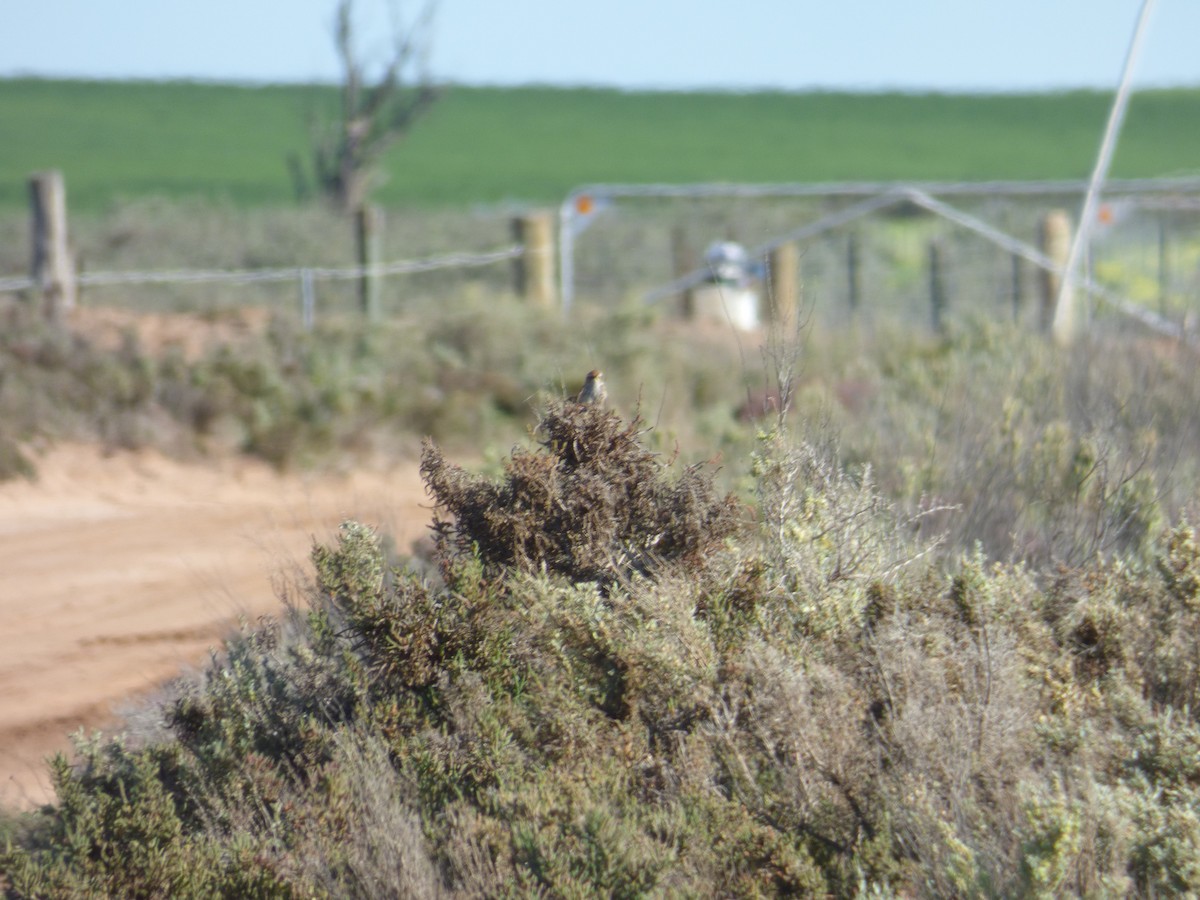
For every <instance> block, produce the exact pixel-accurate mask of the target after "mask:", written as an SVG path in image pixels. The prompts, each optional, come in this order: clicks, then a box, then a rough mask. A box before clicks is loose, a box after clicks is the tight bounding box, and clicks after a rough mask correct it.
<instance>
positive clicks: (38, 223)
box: [29, 171, 76, 322]
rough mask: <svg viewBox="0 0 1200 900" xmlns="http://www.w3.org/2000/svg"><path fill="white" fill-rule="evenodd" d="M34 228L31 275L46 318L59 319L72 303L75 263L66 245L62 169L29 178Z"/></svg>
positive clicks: (61, 318)
mask: <svg viewBox="0 0 1200 900" xmlns="http://www.w3.org/2000/svg"><path fill="white" fill-rule="evenodd" d="M29 201H30V211H31V214H32V228H33V241H32V243H33V265H32V271H31V277H32V278H33V280H34V282H35V283H36V284H37V286H38V288H39V290H40V291H41V294H42V304H43V311H44V312H45V315H46V318H48V319H50V320H51V321H54V322H61V321H62V320H63V318H65V316H66V314H67V313H68V312H70V311H71V310H72V309H74V307H75V291H76V282H75V263H74V260H72V259H71V250H70V247H69V246H68V245H67V188H66V183H65V182H64V180H63V176H62V172H59V171H49V172H37V173H35V174H34V175H31V176H30V178H29Z"/></svg>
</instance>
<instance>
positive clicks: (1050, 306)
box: [1038, 209, 1074, 331]
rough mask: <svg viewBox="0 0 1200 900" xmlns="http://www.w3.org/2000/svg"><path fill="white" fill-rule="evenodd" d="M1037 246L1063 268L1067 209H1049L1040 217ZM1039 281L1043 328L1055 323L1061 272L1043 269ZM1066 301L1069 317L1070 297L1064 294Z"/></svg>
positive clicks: (1068, 248)
mask: <svg viewBox="0 0 1200 900" xmlns="http://www.w3.org/2000/svg"><path fill="white" fill-rule="evenodd" d="M1038 248H1039V249H1040V250H1041V251H1042V253H1043V255H1045V256H1047V257H1049V259H1050V260H1051V261H1052V262H1053V263H1055V264H1056V265H1057V266H1058V267H1059V268H1060V269H1065V268H1066V265H1067V257H1068V256H1070V255H1071V217H1070V215H1068V213H1067V211H1066V210H1063V209H1052V210H1050V212H1048V213H1046V215H1045V216H1043V217H1042V221H1041V225H1040V226H1039V228H1038ZM1039 284H1040V286H1041V293H1042V305H1041V326H1042V330H1043V331H1049V330H1050V326H1051V325H1052V324H1054V308H1055V305H1056V304H1057V303H1058V294H1059V291H1060V289H1061V288H1062V275H1061V274H1059V273H1058V272H1052V271H1050V270H1049V269H1042V270H1041V275H1040V278H1039ZM1066 303H1067V304H1068V314H1069V317H1070V314H1072V313H1073V310H1071V309H1070V307H1071V306H1073V305H1074V302H1073V298H1071V297H1068V298H1066Z"/></svg>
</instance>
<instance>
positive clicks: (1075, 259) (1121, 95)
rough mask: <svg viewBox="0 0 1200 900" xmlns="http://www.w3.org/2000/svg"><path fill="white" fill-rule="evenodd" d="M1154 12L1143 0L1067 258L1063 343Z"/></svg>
mask: <svg viewBox="0 0 1200 900" xmlns="http://www.w3.org/2000/svg"><path fill="white" fill-rule="evenodd" d="M1153 9H1154V0H1142V11H1141V14H1140V15H1139V16H1138V21H1137V26H1136V27H1135V28H1134V31H1133V38H1132V39H1131V40H1130V42H1129V51H1128V52H1127V53H1126V55H1125V70H1124V71H1123V72H1122V74H1121V83H1120V85H1119V86H1118V87H1117V96H1116V97H1115V98H1114V99H1113V105H1112V109H1111V111H1110V112H1109V114H1108V125H1107V126H1106V127H1105V129H1104V138H1103V140H1101V142H1100V154H1099V156H1097V158H1096V166H1095V168H1094V169H1093V170H1092V177H1091V180H1090V181H1089V182H1088V188H1087V193H1086V194H1085V195H1084V198H1083V210H1082V211H1081V212H1080V213H1079V227H1078V228H1077V229H1076V230H1075V240H1074V241H1073V242H1072V244H1071V252H1070V254H1069V255H1068V256H1067V267H1066V271H1065V272H1064V273H1063V279H1062V286H1061V287H1060V288H1059V291H1058V300H1057V301H1056V302H1055V304H1054V321H1053V323H1052V325H1051V327H1050V330H1051V334H1053V336H1054V339H1055V340H1056V341H1057V342H1058V343H1060V344H1065V343H1068V342H1069V341H1070V340H1071V338H1072V337H1073V334H1072V332H1073V331H1074V324H1075V323H1074V318H1075V317H1074V313H1073V311H1072V309H1071V306H1072V303H1071V294H1072V291H1073V289H1074V286H1075V270H1076V269H1077V268H1079V261H1080V259H1081V257H1082V256H1083V248H1084V247H1086V246H1087V243H1088V237H1089V234H1090V232H1091V229H1092V219H1093V218H1094V217H1095V214H1096V203H1097V201H1098V199H1099V196H1100V187H1101V185H1103V183H1104V179H1105V178H1106V177H1107V175H1108V167H1109V164H1110V163H1111V162H1112V155H1113V151H1114V150H1115V149H1116V145H1117V135H1118V134H1119V133H1120V131H1121V123H1122V122H1123V121H1124V119H1125V107H1126V106H1128V104H1129V91H1130V86H1131V84H1132V81H1133V70H1134V65H1135V63H1136V62H1137V56H1138V53H1139V51H1140V50H1141V47H1142V37H1143V36H1144V35H1145V33H1146V24H1147V23H1148V22H1149V21H1150V12H1151V11H1152V10H1153Z"/></svg>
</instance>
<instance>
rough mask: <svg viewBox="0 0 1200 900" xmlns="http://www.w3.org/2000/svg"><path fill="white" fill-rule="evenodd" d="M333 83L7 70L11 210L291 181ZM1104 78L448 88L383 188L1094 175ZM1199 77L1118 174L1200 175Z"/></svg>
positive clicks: (225, 196)
mask: <svg viewBox="0 0 1200 900" xmlns="http://www.w3.org/2000/svg"><path fill="white" fill-rule="evenodd" d="M336 99H337V95H336V91H335V90H334V89H333V88H331V87H312V86H266V87H245V86H234V85H214V84H195V83H184V82H173V83H152V82H83V81H46V80H34V79H9V80H0V121H3V122H4V123H5V129H4V131H5V136H4V141H3V142H2V144H0V209H3V208H9V209H15V208H19V207H22V206H23V205H24V203H25V179H26V177H27V176H28V174H29V173H30V172H32V171H35V170H38V169H43V168H51V167H57V168H61V169H63V170H64V171H65V172H66V175H67V179H68V186H69V192H70V200H71V205H72V208H73V209H75V210H77V211H87V210H91V211H98V210H103V209H105V208H107V207H108V205H110V204H111V203H113V202H115V201H120V200H128V199H133V198H138V197H144V196H148V195H157V196H166V197H171V198H195V197H201V198H207V199H222V200H228V201H231V202H233V203H235V204H237V205H242V206H258V205H271V204H286V203H289V202H292V201H293V199H294V197H295V191H294V185H293V181H292V178H291V177H290V175H289V172H288V167H287V164H286V160H287V157H288V154H289V153H293V152H301V153H303V152H304V150H305V147H306V143H307V133H308V128H309V124H308V123H309V122H310V121H311V118H312V116H313V114H314V113H315V112H318V111H320V110H323V109H324V110H332V109H333V107H334V104H336ZM1108 104H1109V96H1108V95H1107V94H1104V93H1100V92H1072V93H1064V94H1036V95H1012V96H1008V95H917V94H840V93H805V94H795V93H794V94H789V93H757V94H734V93H687V94H684V93H627V92H621V91H615V90H598V89H557V88H541V87H526V88H505V89H500V88H469V87H455V88H452V89H451V90H450V91H449V92H448V93H447V95H446V97H445V99H444V101H443V102H442V103H441V104H440V105H438V106H437V107H436V108H435V109H434V111H433V112H432V114H431V115H430V116H429V118H428V119H426V120H425V121H424V122H422V123H421V124H420V126H419V127H418V128H417V130H416V131H415V132H414V133H413V135H412V136H411V139H410V140H408V141H407V142H406V143H404V144H402V145H400V146H399V147H397V148H396V149H395V150H394V151H393V153H392V154H391V156H390V157H389V159H388V171H387V183H386V184H385V185H384V187H383V189H382V191H381V193H380V199H381V200H382V201H383V202H384V203H385V204H387V205H391V206H399V205H410V206H423V207H430V206H445V205H458V206H462V205H469V204H476V203H500V202H506V201H511V202H515V203H524V202H536V203H547V202H552V201H554V200H557V199H559V198H561V197H562V196H563V195H564V194H565V193H566V192H567V191H568V190H569V189H570V188H572V187H573V186H576V185H578V184H581V183H586V182H615V181H620V182H652V181H667V182H686V181H707V180H722V181H724V180H727V181H813V182H820V181H835V180H842V179H868V180H875V179H878V180H891V179H969V180H976V179H979V180H983V179H993V178H999V179H1008V178H1018V179H1040V178H1079V177H1083V176H1085V175H1086V174H1087V172H1088V170H1089V168H1090V166H1091V164H1092V162H1093V159H1094V154H1095V148H1096V142H1097V140H1098V138H1099V135H1100V133H1101V131H1102V129H1103V126H1104V122H1105V117H1106V115H1107V110H1108ZM1198 145H1200V89H1175V90H1159V91H1148V92H1144V93H1140V94H1138V95H1136V96H1135V97H1134V99H1133V102H1132V104H1131V106H1130V112H1129V117H1128V120H1127V123H1126V128H1125V131H1124V133H1123V136H1122V140H1121V144H1120V147H1119V149H1118V152H1117V155H1116V159H1115V162H1114V164H1113V169H1112V175H1113V176H1114V177H1151V176H1166V175H1179V174H1187V173H1195V172H1196V171H1198V169H1200V162H1198V160H1197V157H1196V154H1195V150H1194V148H1195V147H1196V146H1198Z"/></svg>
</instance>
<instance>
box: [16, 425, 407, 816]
mask: <svg viewBox="0 0 1200 900" xmlns="http://www.w3.org/2000/svg"><path fill="white" fill-rule="evenodd" d="M38 470H39V478H38V481H37V482H36V483H32V484H31V483H25V482H20V483H6V484H0V804H3V805H5V806H10V807H11V806H21V807H25V806H29V805H32V804H36V803H39V802H44V801H45V800H46V799H47V798H48V797H49V796H50V789H49V781H48V777H47V767H46V765H45V762H44V760H45V758H46V756H47V755H48V754H50V753H52V752H54V751H55V750H60V749H67V748H69V746H70V741H69V739H68V737H67V735H68V734H69V733H70V732H72V731H74V730H76V729H78V728H80V727H86V728H89V729H90V728H94V727H104V726H111V725H112V724H113V716H114V709H117V708H120V706H122V705H123V704H126V703H128V701H129V699H130V697H131V696H134V695H137V694H138V693H141V692H146V691H150V690H152V689H154V688H155V687H156V686H157V685H159V684H161V683H162V682H163V681H165V680H167V679H169V678H171V677H172V676H174V675H176V674H178V673H179V672H180V670H181V669H184V668H187V667H189V666H192V665H195V664H197V663H201V662H203V661H204V660H205V659H206V658H207V655H208V650H209V649H210V648H212V647H216V646H218V645H219V643H220V638H221V636H222V634H224V633H226V632H227V631H228V629H229V628H230V627H231V625H233V624H236V622H237V621H238V620H239V618H242V617H244V618H246V619H249V620H254V619H255V618H257V617H258V616H260V615H263V614H264V613H269V612H274V611H277V610H279V608H280V600H279V593H278V590H279V586H280V585H281V584H282V583H286V582H287V581H288V580H289V579H290V580H295V579H296V578H297V577H300V578H302V577H305V576H306V575H307V574H308V572H309V567H308V563H307V559H308V553H309V550H310V548H311V546H312V543H313V540H314V539H316V540H319V541H322V542H325V541H329V540H331V539H332V538H333V537H334V535H335V534H336V531H337V526H338V524H339V523H340V522H341V521H343V520H345V519H347V518H353V519H357V520H359V521H362V522H366V523H369V524H371V525H373V526H376V527H378V528H380V529H381V530H383V531H386V532H389V533H391V534H392V535H394V536H395V541H396V546H397V547H398V548H401V549H407V548H408V547H409V546H410V545H411V544H412V542H413V541H414V540H416V539H418V538H419V537H421V536H422V535H423V534H425V529H426V526H427V524H428V522H429V510H428V500H427V497H426V495H425V491H424V487H423V485H422V484H421V481H420V478H419V476H418V474H417V469H416V466H415V464H411V463H410V464H408V465H406V466H404V467H401V468H398V469H396V470H394V471H391V472H383V471H376V470H367V469H362V470H357V471H355V472H354V473H352V474H349V475H345V476H339V475H331V474H323V475H290V476H281V475H278V474H277V473H275V472H273V471H272V470H271V469H270V468H268V467H267V466H265V465H262V464H259V463H256V462H253V461H248V460H244V459H238V460H223V461H221V462H218V463H205V464H199V465H196V464H192V465H185V464H183V463H179V462H176V461H172V460H169V459H167V458H165V457H163V456H161V455H159V454H157V453H153V452H139V453H120V454H116V455H111V456H106V455H104V454H103V453H101V452H100V451H99V450H97V449H96V448H92V447H60V448H56V449H54V450H53V451H51V452H49V453H48V454H46V455H45V456H44V457H43V458H41V459H39V460H38Z"/></svg>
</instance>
